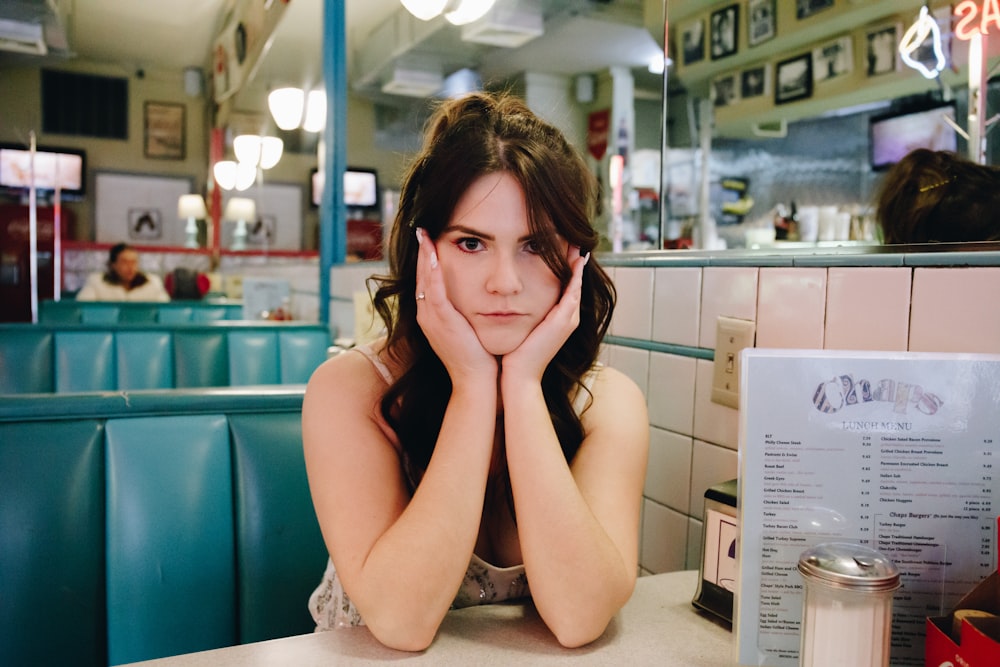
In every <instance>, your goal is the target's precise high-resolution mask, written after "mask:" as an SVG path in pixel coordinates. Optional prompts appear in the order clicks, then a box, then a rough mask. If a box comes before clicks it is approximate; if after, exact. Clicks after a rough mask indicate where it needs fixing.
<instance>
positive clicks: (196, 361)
mask: <svg viewBox="0 0 1000 667" xmlns="http://www.w3.org/2000/svg"><path fill="white" fill-rule="evenodd" d="M329 347H330V331H329V329H328V328H327V327H326V326H325V325H322V324H318V323H298V322H251V321H218V322H205V323H198V324H183V323H182V324H0V395H2V394H26V393H71V392H89V391H113V390H132V389H172V388H188V387H225V386H242V385H261V384H299V383H305V382H307V381H308V380H309V376H310V375H311V374H312V372H313V371H314V370H315V369H316V367H317V366H319V365H320V364H321V363H323V361H324V360H325V359H326V356H327V350H328V348H329Z"/></svg>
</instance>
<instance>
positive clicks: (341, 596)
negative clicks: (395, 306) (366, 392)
mask: <svg viewBox="0 0 1000 667" xmlns="http://www.w3.org/2000/svg"><path fill="white" fill-rule="evenodd" d="M352 350H355V351H357V352H360V353H361V354H363V355H364V356H365V357H367V358H368V360H369V361H371V363H372V365H373V366H375V368H376V369H377V370H378V372H379V374H380V375H381V376H382V378H383V379H384V380H385V381H386V383H388V384H391V383H392V382H393V377H392V374H391V373H390V372H389V369H388V367H387V366H386V365H385V363H384V362H383V361H382V360H381V359H379V357H378V353H377V352H376V351H375V350H374V348H373V347H372V346H371V345H364V346H360V347H355V348H352ZM598 370H599V365H598V366H595V368H594V369H593V370H591V371H589V372H588V373H587V374H586V376H585V377H584V380H583V384H584V386H585V387H586V388H587V389H588V390H589V389H590V387H591V386H592V385H593V383H594V378H595V377H596V375H597V371H598ZM587 398H588V392H584V391H581V392H579V393H578V394H577V397H576V400H575V401H574V403H573V407H574V409H575V410H576V411H577V414H579V413H580V412H582V410H583V407H584V406H585V405H586V401H587ZM530 595H531V592H530V590H529V589H528V578H527V575H526V574H525V571H524V565H514V566H512V567H498V566H496V565H493V564H491V563H487V562H486V561H484V560H483V559H482V558H480V557H479V556H477V555H476V554H472V559H471V561H470V562H469V569H468V570H466V572H465V578H464V579H463V580H462V585H461V587H460V588H459V590H458V594H457V595H456V596H455V601H454V602H453V603H452V609H460V608H462V607H472V606H475V605H481V604H493V603H497V602H504V601H506V600H516V599H519V598H525V597H529V596H530ZM309 612H310V613H311V614H312V617H313V620H314V621H315V622H316V631H317V632H320V631H323V630H333V629H336V628H347V627H353V626H356V625H364V620H363V619H362V618H361V614H360V613H358V610H357V608H355V606H354V603H353V602H351V600H350V598H349V597H348V596H347V593H346V592H345V591H344V587H343V585H341V583H340V578H339V577H338V576H337V570H336V569H335V568H334V566H333V561H332V560H330V559H327V563H326V571H325V572H324V573H323V579H322V581H320V584H319V586H317V587H316V590H314V591H313V593H312V595H310V596H309Z"/></svg>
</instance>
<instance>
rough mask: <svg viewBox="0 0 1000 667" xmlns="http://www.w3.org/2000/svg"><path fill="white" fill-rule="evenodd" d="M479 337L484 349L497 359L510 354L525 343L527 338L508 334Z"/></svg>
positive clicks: (480, 335)
mask: <svg viewBox="0 0 1000 667" xmlns="http://www.w3.org/2000/svg"><path fill="white" fill-rule="evenodd" d="M477 335H478V336H479V342H480V343H481V344H482V346H483V349H484V350H486V351H487V352H489V353H490V354H492V355H493V356H495V357H502V356H504V355H506V354H510V353H511V352H513V351H514V350H516V349H517V348H518V346H520V345H521V343H523V342H524V339H525V336H522V335H519V334H517V335H515V334H512V333H508V334H505V335H496V334H493V335H489V334H487V335H482V334H477Z"/></svg>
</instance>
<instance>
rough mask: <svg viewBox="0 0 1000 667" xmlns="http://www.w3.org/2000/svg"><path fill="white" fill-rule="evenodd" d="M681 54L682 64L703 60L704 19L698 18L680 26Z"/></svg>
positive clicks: (691, 63)
mask: <svg viewBox="0 0 1000 667" xmlns="http://www.w3.org/2000/svg"><path fill="white" fill-rule="evenodd" d="M681 55H682V56H683V62H684V65H693V64H695V63H699V62H701V61H703V60H705V21H704V19H698V20H697V21H692V22H691V23H688V24H686V25H684V26H683V27H682V28H681Z"/></svg>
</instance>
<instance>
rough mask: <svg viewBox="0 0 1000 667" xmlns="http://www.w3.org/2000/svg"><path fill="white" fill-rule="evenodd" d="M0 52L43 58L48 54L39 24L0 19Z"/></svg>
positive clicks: (43, 34)
mask: <svg viewBox="0 0 1000 667" xmlns="http://www.w3.org/2000/svg"><path fill="white" fill-rule="evenodd" d="M0 51H13V52H14V53H27V54H30V55H34V56H44V55H46V54H47V53H48V52H49V49H48V47H47V46H46V45H45V32H44V30H43V28H42V25H41V24H40V23H27V22H25V21H12V20H10V19H0Z"/></svg>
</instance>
